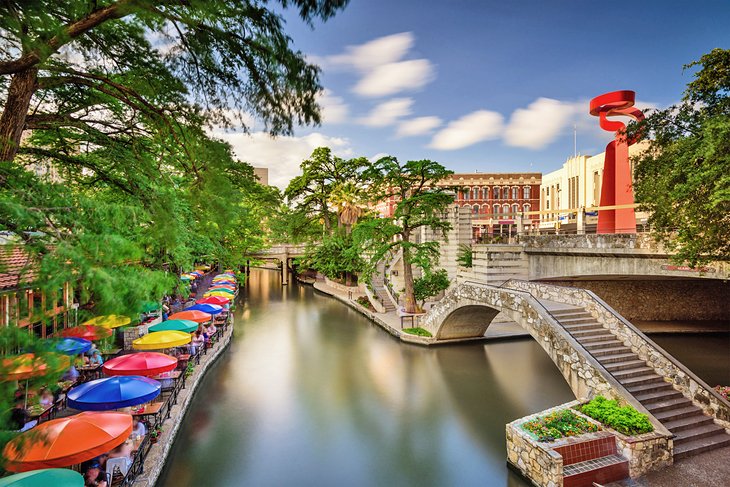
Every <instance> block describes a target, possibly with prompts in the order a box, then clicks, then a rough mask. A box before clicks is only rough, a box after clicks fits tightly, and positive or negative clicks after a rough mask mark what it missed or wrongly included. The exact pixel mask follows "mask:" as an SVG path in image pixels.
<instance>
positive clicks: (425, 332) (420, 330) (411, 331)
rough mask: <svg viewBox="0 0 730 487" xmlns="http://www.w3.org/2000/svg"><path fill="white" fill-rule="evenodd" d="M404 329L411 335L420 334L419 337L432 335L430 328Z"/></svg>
mask: <svg viewBox="0 0 730 487" xmlns="http://www.w3.org/2000/svg"><path fill="white" fill-rule="evenodd" d="M403 331H404V332H405V333H408V334H409V335H418V336H419V337H432V336H433V335H431V332H429V331H428V330H424V329H423V328H420V327H418V328H403Z"/></svg>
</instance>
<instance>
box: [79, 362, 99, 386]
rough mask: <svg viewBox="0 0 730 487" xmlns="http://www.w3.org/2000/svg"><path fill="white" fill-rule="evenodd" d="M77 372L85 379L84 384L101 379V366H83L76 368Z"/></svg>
mask: <svg viewBox="0 0 730 487" xmlns="http://www.w3.org/2000/svg"><path fill="white" fill-rule="evenodd" d="M76 370H78V371H79V374H80V375H81V376H82V377H83V378H84V380H83V382H88V381H90V380H94V379H98V378H99V377H101V365H99V364H96V365H82V366H79V367H76Z"/></svg>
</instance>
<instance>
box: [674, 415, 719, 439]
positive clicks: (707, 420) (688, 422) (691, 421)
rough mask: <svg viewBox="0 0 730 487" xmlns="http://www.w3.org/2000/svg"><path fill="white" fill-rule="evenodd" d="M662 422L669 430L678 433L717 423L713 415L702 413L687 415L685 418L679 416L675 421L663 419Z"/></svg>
mask: <svg viewBox="0 0 730 487" xmlns="http://www.w3.org/2000/svg"><path fill="white" fill-rule="evenodd" d="M662 424H663V425H664V427H665V428H667V429H668V430H669V431H671V432H672V433H674V434H675V435H676V434H678V433H679V432H680V431H684V430H688V429H692V428H696V427H698V426H703V425H706V424H715V423H714V422H713V421H712V418H711V417H709V416H705V415H704V414H701V415H699V416H687V417H684V418H679V419H676V420H674V421H666V422H665V421H662Z"/></svg>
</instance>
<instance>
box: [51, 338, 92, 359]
mask: <svg viewBox="0 0 730 487" xmlns="http://www.w3.org/2000/svg"><path fill="white" fill-rule="evenodd" d="M91 345H92V344H91V342H90V341H89V340H86V339H85V338H76V337H69V338H64V339H63V340H60V341H59V342H58V343H57V344H56V351H57V352H60V353H62V354H64V355H78V354H80V353H86V352H88V351H89V350H91Z"/></svg>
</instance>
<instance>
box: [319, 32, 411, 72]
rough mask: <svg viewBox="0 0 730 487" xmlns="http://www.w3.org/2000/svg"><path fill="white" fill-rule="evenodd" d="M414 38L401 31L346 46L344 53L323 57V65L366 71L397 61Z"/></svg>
mask: <svg viewBox="0 0 730 487" xmlns="http://www.w3.org/2000/svg"><path fill="white" fill-rule="evenodd" d="M415 41H416V39H415V37H414V36H413V33H412V32H401V33H400V34H393V35H389V36H384V37H379V38H377V39H374V40H372V41H369V42H366V43H365V44H360V45H359V46H347V47H346V48H345V53H344V54H337V55H334V56H328V57H326V58H324V59H323V61H322V64H323V65H324V66H333V67H335V66H339V67H344V68H355V69H357V70H358V71H362V72H366V71H369V70H371V69H373V68H375V67H377V66H380V65H383V64H389V63H392V62H395V61H398V60H400V59H402V58H403V56H405V55H406V54H407V53H408V51H409V50H410V49H411V48H412V47H413V44H414V43H415Z"/></svg>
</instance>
